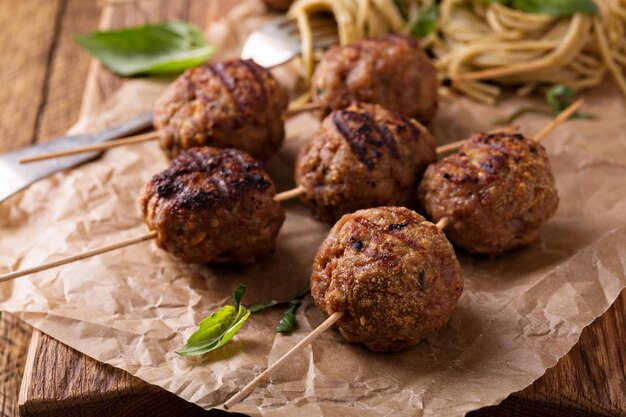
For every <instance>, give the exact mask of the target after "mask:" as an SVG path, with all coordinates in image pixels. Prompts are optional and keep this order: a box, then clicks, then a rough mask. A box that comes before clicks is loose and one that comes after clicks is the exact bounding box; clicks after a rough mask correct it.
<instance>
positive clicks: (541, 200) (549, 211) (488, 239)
mask: <svg viewBox="0 0 626 417" xmlns="http://www.w3.org/2000/svg"><path fill="white" fill-rule="evenodd" d="M418 194H419V198H420V201H421V204H422V205H423V206H424V208H425V209H426V211H427V212H428V215H429V216H430V217H431V218H432V219H433V221H439V220H440V219H441V218H443V217H448V218H449V219H450V223H449V225H448V226H447V227H446V234H447V235H448V237H449V238H450V240H451V241H452V242H454V243H455V244H457V245H459V246H461V247H463V248H465V249H467V250H468V251H470V252H473V253H482V254H491V255H497V254H500V253H502V252H506V251H509V250H511V249H515V248H519V247H522V246H525V245H528V244H529V243H531V242H533V241H534V240H535V239H537V236H538V231H539V228H540V226H541V225H542V224H543V223H545V222H546V221H548V219H549V218H550V217H552V216H553V215H554V213H555V212H556V209H557V206H558V203H559V198H558V195H557V190H556V187H555V184H554V176H553V174H552V168H551V167H550V162H549V161H548V157H547V155H546V151H545V149H544V147H543V146H541V144H539V143H536V142H534V141H533V140H531V139H528V138H526V137H524V136H523V135H521V134H511V133H497V134H486V133H479V134H475V135H473V136H472V137H470V139H469V140H468V141H467V142H466V143H465V144H464V145H463V146H462V147H461V149H460V150H459V151H458V152H457V153H454V154H452V155H450V156H448V157H446V158H444V159H442V160H441V161H439V162H437V163H436V164H433V165H431V166H430V167H428V169H427V170H426V172H425V174H424V178H423V180H422V183H421V184H420V187H419V190H418Z"/></svg>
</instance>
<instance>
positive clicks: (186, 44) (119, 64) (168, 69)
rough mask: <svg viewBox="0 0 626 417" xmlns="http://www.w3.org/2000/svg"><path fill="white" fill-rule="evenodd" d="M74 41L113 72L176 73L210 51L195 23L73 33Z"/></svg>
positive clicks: (175, 22) (136, 73)
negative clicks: (74, 35) (83, 33)
mask: <svg viewBox="0 0 626 417" xmlns="http://www.w3.org/2000/svg"><path fill="white" fill-rule="evenodd" d="M76 41H77V42H78V43H79V44H80V45H81V46H82V47H83V48H85V49H86V50H87V52H89V53H90V54H91V55H93V56H95V57H96V58H98V59H99V60H100V61H102V63H103V64H104V65H106V66H107V68H109V69H110V70H111V71H113V72H114V73H116V74H119V75H123V76H129V75H138V74H177V73H180V72H182V71H183V70H185V69H187V68H191V67H195V66H198V65H200V64H202V63H203V62H205V61H206V60H207V59H208V58H209V57H210V56H211V54H212V53H213V51H214V49H213V47H211V46H209V45H208V43H207V41H206V38H205V37H204V35H203V34H202V32H201V31H200V29H198V28H197V27H196V26H194V25H190V24H188V23H184V22H177V21H173V22H164V23H158V24H150V25H142V26H135V27H130V28H124V29H119V30H113V31H107V32H93V33H88V34H85V35H78V36H76Z"/></svg>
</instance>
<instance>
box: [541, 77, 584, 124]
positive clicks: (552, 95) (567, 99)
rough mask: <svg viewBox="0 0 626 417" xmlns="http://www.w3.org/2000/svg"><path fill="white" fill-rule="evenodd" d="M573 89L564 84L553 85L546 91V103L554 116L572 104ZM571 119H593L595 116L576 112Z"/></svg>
mask: <svg viewBox="0 0 626 417" xmlns="http://www.w3.org/2000/svg"><path fill="white" fill-rule="evenodd" d="M574 94H575V93H574V90H572V89H571V88H570V87H567V86H565V85H560V84H559V85H555V86H554V87H552V88H550V89H549V90H548V91H547V92H546V103H548V105H549V106H550V107H551V108H552V112H553V114H554V115H555V116H556V115H557V114H559V113H561V112H562V111H563V110H565V109H566V108H568V107H569V105H570V104H572V102H573V99H574ZM571 118H572V119H594V118H595V116H593V115H591V114H587V113H580V112H576V113H574V114H573V115H572V117H571Z"/></svg>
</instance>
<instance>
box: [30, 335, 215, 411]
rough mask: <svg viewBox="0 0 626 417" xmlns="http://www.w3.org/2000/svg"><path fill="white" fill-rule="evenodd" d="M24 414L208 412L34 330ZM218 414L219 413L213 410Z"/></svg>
mask: <svg viewBox="0 0 626 417" xmlns="http://www.w3.org/2000/svg"><path fill="white" fill-rule="evenodd" d="M36 334H37V336H36V337H34V338H33V340H34V348H33V349H32V350H31V355H29V363H28V364H27V369H26V371H27V372H28V374H29V375H30V378H31V380H30V383H29V384H28V386H27V387H25V388H26V390H25V391H23V392H22V395H21V397H22V398H21V401H20V416H22V417H28V416H68V415H71V416H100V417H109V416H110V417H134V416H138V415H149V416H178V415H180V416H183V415H184V416H192V417H193V416H206V415H207V412H206V411H205V410H203V409H202V408H200V407H198V406H196V405H195V404H192V403H188V402H186V401H183V400H181V399H180V398H178V397H177V396H175V395H174V394H171V393H169V392H167V391H165V390H163V389H162V388H159V387H156V386H153V385H149V384H147V383H145V382H143V381H142V380H140V379H138V378H135V377H132V376H131V375H130V374H128V373H126V372H124V371H121V370H119V369H116V368H113V367H112V366H109V365H105V364H102V363H99V362H97V361H95V360H93V359H91V358H89V357H87V356H85V355H80V354H77V352H76V351H75V350H73V349H71V348H69V347H67V346H65V345H63V344H62V343H59V342H58V341H56V340H54V339H52V338H51V337H49V336H47V335H45V334H43V333H39V332H36ZM210 415H211V416H215V414H210Z"/></svg>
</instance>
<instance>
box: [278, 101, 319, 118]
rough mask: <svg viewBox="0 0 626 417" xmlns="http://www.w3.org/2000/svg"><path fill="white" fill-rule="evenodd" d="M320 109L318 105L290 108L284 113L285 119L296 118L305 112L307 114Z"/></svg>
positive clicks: (309, 104) (308, 104)
mask: <svg viewBox="0 0 626 417" xmlns="http://www.w3.org/2000/svg"><path fill="white" fill-rule="evenodd" d="M319 108H320V106H319V105H317V104H316V103H307V104H303V105H300V106H294V107H289V108H288V109H287V110H285V112H284V113H283V117H285V118H288V117H291V116H295V115H296V114H300V113H304V112H307V111H313V110H317V109H319Z"/></svg>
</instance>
